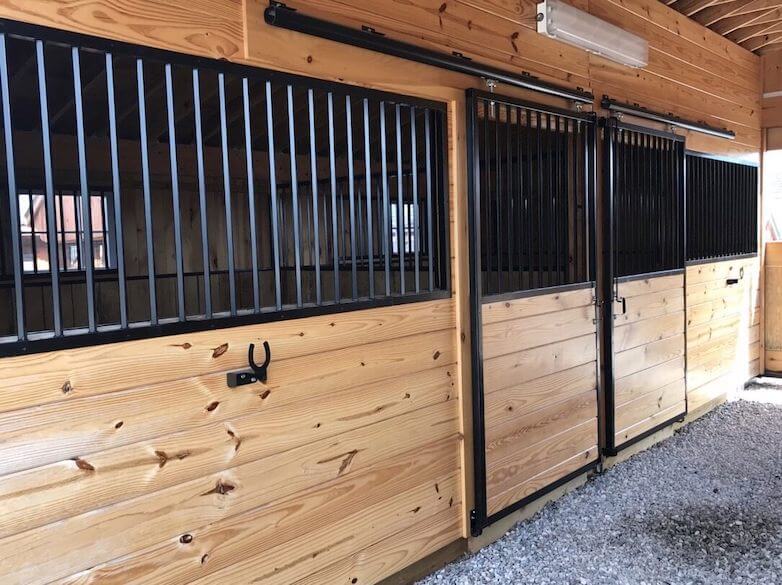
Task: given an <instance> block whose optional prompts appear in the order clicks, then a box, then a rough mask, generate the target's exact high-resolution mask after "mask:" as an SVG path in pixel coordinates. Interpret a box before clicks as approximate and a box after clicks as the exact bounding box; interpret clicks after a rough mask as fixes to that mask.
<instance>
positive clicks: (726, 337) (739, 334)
mask: <svg viewBox="0 0 782 585" xmlns="http://www.w3.org/2000/svg"><path fill="white" fill-rule="evenodd" d="M759 266H760V260H759V259H758V258H750V259H742V260H724V261H720V262H713V263H709V264H700V265H696V266H689V267H688V268H687V400H688V406H689V410H690V411H691V412H693V411H696V410H698V409H699V408H701V407H703V406H704V405H706V404H708V403H710V402H714V401H715V400H717V399H719V398H720V397H723V396H725V395H726V394H727V393H729V392H731V391H733V390H735V389H736V388H737V387H738V386H739V385H742V384H743V383H744V382H746V381H747V380H748V379H749V378H751V377H753V376H756V375H758V374H759V373H760V372H761V369H762V368H761V365H760V283H759V277H760V272H759ZM742 271H743V276H742ZM728 279H738V283H736V284H728Z"/></svg>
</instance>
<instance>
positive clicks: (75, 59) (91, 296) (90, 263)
mask: <svg viewBox="0 0 782 585" xmlns="http://www.w3.org/2000/svg"><path fill="white" fill-rule="evenodd" d="M71 62H72V65H73V99H74V102H73V103H74V108H75V109H76V144H77V149H78V158H79V186H80V189H81V209H82V217H83V222H84V242H85V244H84V275H85V279H86V288H87V323H88V327H89V330H90V333H94V332H95V278H94V268H95V259H94V257H93V255H94V243H93V234H92V229H93V228H92V197H91V196H90V187H89V185H88V184H87V149H86V146H85V139H84V104H83V102H82V89H81V63H80V60H79V48H78V47H73V48H72V49H71ZM63 237H64V236H63ZM64 260H65V258H63V261H64Z"/></svg>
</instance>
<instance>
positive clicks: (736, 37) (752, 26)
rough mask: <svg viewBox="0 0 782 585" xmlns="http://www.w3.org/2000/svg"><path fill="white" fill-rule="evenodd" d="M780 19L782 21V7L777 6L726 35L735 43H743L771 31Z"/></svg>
mask: <svg viewBox="0 0 782 585" xmlns="http://www.w3.org/2000/svg"><path fill="white" fill-rule="evenodd" d="M780 21H782V9H780V8H776V9H774V10H772V11H771V12H769V13H766V14H765V16H763V17H761V18H758V19H757V20H755V21H754V22H748V23H746V24H745V25H743V26H741V27H739V28H736V29H734V30H732V31H730V32H728V33H726V34H725V36H726V37H727V38H728V39H730V40H731V41H733V42H734V43H738V44H741V43H743V42H744V41H747V40H749V39H751V38H753V37H757V36H759V35H762V34H765V33H767V32H769V31H771V30H772V29H773V27H774V26H776V25H777V24H779V22H780Z"/></svg>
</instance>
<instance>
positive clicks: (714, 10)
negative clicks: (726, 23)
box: [694, 0, 782, 28]
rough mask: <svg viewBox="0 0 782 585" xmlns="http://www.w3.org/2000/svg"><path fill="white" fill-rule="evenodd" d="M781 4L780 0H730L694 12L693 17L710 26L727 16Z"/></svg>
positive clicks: (758, 10)
mask: <svg viewBox="0 0 782 585" xmlns="http://www.w3.org/2000/svg"><path fill="white" fill-rule="evenodd" d="M781 6H782V0H750V1H749V2H747V0H732V1H731V2H728V3H726V4H720V5H717V6H711V7H709V8H706V9H704V10H702V11H701V12H699V13H698V14H696V15H695V16H694V19H695V20H696V21H698V22H700V23H701V24H702V25H704V26H708V27H710V28H711V27H712V25H714V24H716V23H717V22H719V21H720V20H722V19H724V18H728V17H729V16H741V15H745V14H753V13H757V12H762V11H765V10H769V9H772V8H779V7H781Z"/></svg>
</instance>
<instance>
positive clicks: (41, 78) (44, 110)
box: [30, 40, 62, 336]
mask: <svg viewBox="0 0 782 585" xmlns="http://www.w3.org/2000/svg"><path fill="white" fill-rule="evenodd" d="M35 49H36V61H37V64H38V93H39V96H40V100H39V101H40V107H41V136H42V140H43V163H44V176H45V180H46V232H47V238H48V240H49V273H50V275H51V282H52V323H53V325H54V327H53V328H54V334H55V335H58V336H59V335H62V308H61V305H60V270H59V265H58V262H57V255H58V254H57V219H56V215H55V207H54V177H53V168H52V150H51V137H50V135H49V105H48V104H49V100H48V97H47V93H46V66H45V64H44V44H43V41H40V40H37V41H35ZM32 209H33V208H32V207H30V213H31V216H30V217H31V220H33V221H34V218H33V215H32Z"/></svg>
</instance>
